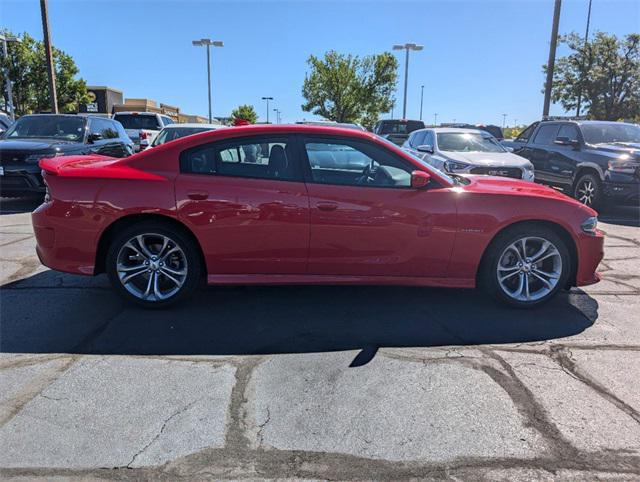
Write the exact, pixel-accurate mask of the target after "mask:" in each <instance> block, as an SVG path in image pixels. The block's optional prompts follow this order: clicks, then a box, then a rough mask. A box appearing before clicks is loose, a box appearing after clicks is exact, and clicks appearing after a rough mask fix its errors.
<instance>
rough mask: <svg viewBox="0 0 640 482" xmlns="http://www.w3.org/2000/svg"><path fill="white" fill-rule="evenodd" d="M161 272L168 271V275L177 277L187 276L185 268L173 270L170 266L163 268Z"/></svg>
mask: <svg viewBox="0 0 640 482" xmlns="http://www.w3.org/2000/svg"><path fill="white" fill-rule="evenodd" d="M161 271H167V272H168V273H171V274H174V275H176V276H184V275H186V274H187V269H186V268H183V269H179V270H178V269H173V268H170V267H169V266H163V267H162V268H161Z"/></svg>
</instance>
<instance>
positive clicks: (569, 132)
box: [557, 124, 578, 141]
mask: <svg viewBox="0 0 640 482" xmlns="http://www.w3.org/2000/svg"><path fill="white" fill-rule="evenodd" d="M557 137H566V138H568V139H569V140H571V141H577V140H578V128H577V127H576V126H575V125H573V124H564V125H563V126H561V127H560V130H559V131H558V135H557Z"/></svg>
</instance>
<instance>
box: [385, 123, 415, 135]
mask: <svg viewBox="0 0 640 482" xmlns="http://www.w3.org/2000/svg"><path fill="white" fill-rule="evenodd" d="M418 129H424V122H420V121H404V122H403V121H383V122H382V125H381V126H380V132H379V134H411V133H412V132H413V131H417V130H418Z"/></svg>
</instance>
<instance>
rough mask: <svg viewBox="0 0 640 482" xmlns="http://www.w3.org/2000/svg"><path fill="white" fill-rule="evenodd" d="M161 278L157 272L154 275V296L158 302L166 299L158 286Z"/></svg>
mask: <svg viewBox="0 0 640 482" xmlns="http://www.w3.org/2000/svg"><path fill="white" fill-rule="evenodd" d="M159 278H160V276H159V275H158V272H157V271H156V272H155V273H153V294H154V295H155V297H156V300H161V299H163V298H164V296H163V295H162V293H161V292H160V287H159V286H158V280H159Z"/></svg>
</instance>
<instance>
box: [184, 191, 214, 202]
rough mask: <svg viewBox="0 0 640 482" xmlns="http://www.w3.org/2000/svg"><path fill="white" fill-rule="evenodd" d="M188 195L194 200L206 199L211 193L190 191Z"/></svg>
mask: <svg viewBox="0 0 640 482" xmlns="http://www.w3.org/2000/svg"><path fill="white" fill-rule="evenodd" d="M187 197H188V198H189V199H193V200H194V201H204V200H205V199H207V198H208V197H209V193H208V192H206V191H190V192H188V193H187Z"/></svg>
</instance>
